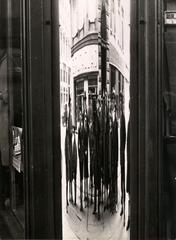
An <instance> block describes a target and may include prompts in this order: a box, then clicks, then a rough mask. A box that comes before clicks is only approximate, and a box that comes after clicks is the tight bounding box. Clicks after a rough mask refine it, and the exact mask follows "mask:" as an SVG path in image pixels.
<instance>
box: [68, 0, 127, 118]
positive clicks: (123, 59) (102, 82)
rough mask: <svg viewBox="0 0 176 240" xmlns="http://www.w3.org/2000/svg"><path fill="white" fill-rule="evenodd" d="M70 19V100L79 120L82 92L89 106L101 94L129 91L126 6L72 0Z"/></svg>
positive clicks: (116, 1)
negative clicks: (93, 96)
mask: <svg viewBox="0 0 176 240" xmlns="http://www.w3.org/2000/svg"><path fill="white" fill-rule="evenodd" d="M71 19H72V21H71V36H72V48H71V56H72V69H73V89H74V96H73V97H74V98H73V99H74V100H75V104H74V107H75V113H76V116H78V114H79V112H80V111H81V108H82V105H83V104H82V102H83V100H82V99H83V95H84V92H85V93H86V96H87V104H88V101H89V100H90V98H91V96H92V95H96V94H97V95H99V94H101V93H102V90H104V91H105V92H107V93H108V94H111V93H115V94H116V95H119V93H120V92H124V91H125V90H124V89H129V33H130V31H129V2H128V1H126V0H106V1H105V0H103V1H102V0H93V1H87V0H84V1H81V0H73V1H71ZM124 85H127V86H128V87H126V88H125V87H124ZM126 94H127V96H128V95H129V93H128V92H127V93H126ZM88 96H89V97H88Z"/></svg>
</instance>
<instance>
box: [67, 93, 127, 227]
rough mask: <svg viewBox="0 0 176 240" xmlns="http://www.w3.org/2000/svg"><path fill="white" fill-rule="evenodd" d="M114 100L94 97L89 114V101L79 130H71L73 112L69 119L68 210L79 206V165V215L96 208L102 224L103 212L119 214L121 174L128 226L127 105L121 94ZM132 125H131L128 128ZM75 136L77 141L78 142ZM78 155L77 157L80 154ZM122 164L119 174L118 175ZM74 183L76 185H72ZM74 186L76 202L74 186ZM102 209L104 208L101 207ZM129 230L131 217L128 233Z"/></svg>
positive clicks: (123, 206) (122, 211) (122, 203)
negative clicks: (78, 191)
mask: <svg viewBox="0 0 176 240" xmlns="http://www.w3.org/2000/svg"><path fill="white" fill-rule="evenodd" d="M119 99H120V100H119V101H118V104H117V100H116V99H115V97H114V98H111V99H110V98H109V97H107V96H104V97H94V98H92V99H91V100H90V103H89V109H88V110H87V105H86V97H84V99H83V103H82V105H83V108H82V111H80V114H79V123H78V128H76V127H72V121H71V110H70V101H69V104H68V106H69V111H68V114H67V118H66V136H65V162H66V208H67V211H68V206H69V202H71V203H73V204H75V205H76V204H77V199H76V196H77V163H78V162H79V168H78V169H79V177H80V182H79V188H78V189H80V211H83V203H84V207H89V206H90V205H93V214H95V215H96V216H97V219H98V220H100V215H101V209H104V211H110V213H111V214H113V213H115V212H116V208H117V204H118V191H119V190H118V173H119V172H120V175H119V177H120V178H121V187H120V191H121V200H120V202H121V211H120V215H121V216H122V215H123V217H124V218H123V219H124V225H125V196H126V191H127V192H128V194H129V180H130V179H129V159H127V174H125V146H126V143H127V158H129V154H128V149H129V130H128V134H127V136H126V125H125V116H124V101H123V99H124V98H123V95H122V94H121V95H120V97H119ZM128 125H129V124H128ZM76 134H78V140H77V141H76ZM77 153H78V154H77ZM119 161H120V171H118V166H119V164H118V163H119ZM73 180H74V181H73ZM73 182H74V199H73V189H72V185H73ZM102 206H103V207H102ZM128 228H129V216H128V223H127V230H128Z"/></svg>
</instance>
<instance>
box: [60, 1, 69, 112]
mask: <svg viewBox="0 0 176 240" xmlns="http://www.w3.org/2000/svg"><path fill="white" fill-rule="evenodd" d="M59 4H60V8H59V24H60V39H59V40H60V86H61V87H60V99H61V111H63V109H64V105H65V104H66V103H68V99H69V94H70V82H71V15H70V0H61V1H59Z"/></svg>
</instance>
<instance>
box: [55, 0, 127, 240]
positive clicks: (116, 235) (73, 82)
mask: <svg viewBox="0 0 176 240" xmlns="http://www.w3.org/2000/svg"><path fill="white" fill-rule="evenodd" d="M112 8H115V10H114V11H111V9H112ZM121 9H123V14H122V11H121ZM78 13H80V14H78ZM116 15H118V16H116ZM59 17H60V48H61V56H60V73H61V74H60V84H61V93H60V94H61V109H62V127H61V138H62V141H61V142H62V146H61V147H62V156H63V159H62V172H63V173H62V176H63V178H62V191H63V193H62V196H63V199H62V200H63V201H62V204H63V209H64V210H63V238H64V239H68V238H70V239H77V238H79V239H128V237H129V226H130V214H129V203H130V201H129V194H130V191H129V184H130V182H129V161H128V160H129V151H127V148H129V131H128V125H129V124H128V122H129V25H128V24H129V3H128V4H126V1H121V4H118V1H115V0H109V1H104V0H93V1H91V7H90V1H88V0H84V1H81V3H80V1H79V0H72V1H65V0H61V1H60V13H59ZM117 20H118V21H120V23H117V22H116V21H117ZM110 21H111V23H112V24H111V25H110V28H109V27H108V26H109V23H110ZM122 22H123V24H122ZM118 24H119V25H120V26H123V28H125V29H123V31H122V30H120V29H119V31H118V29H117V28H115V27H114V26H118ZM122 32H123V33H125V34H126V37H122V36H121V34H122ZM122 41H123V43H122ZM68 53H69V54H68ZM68 73H69V76H70V80H69V81H68V79H67V77H65V76H68ZM63 96H65V97H63ZM127 143H128V144H127Z"/></svg>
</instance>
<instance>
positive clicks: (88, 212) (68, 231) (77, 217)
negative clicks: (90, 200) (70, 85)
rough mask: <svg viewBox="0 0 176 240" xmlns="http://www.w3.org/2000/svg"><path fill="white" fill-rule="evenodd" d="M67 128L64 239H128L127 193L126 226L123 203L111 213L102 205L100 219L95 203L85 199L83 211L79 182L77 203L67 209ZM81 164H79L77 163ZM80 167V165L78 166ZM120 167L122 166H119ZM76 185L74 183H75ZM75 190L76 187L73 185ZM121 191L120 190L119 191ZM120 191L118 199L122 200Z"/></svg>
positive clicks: (63, 196) (63, 202) (63, 171)
mask: <svg viewBox="0 0 176 240" xmlns="http://www.w3.org/2000/svg"><path fill="white" fill-rule="evenodd" d="M64 141H65V128H64V127H62V129H61V143H62V146H61V147H62V204H63V208H62V209H63V212H62V215H63V216H62V217H63V218H62V219H63V240H77V239H80V240H99V239H101V240H110V239H112V240H128V239H130V234H129V230H128V231H127V230H126V225H127V220H128V195H126V219H125V226H124V216H123V215H122V216H120V210H121V205H120V202H118V204H117V207H116V212H115V213H113V214H111V213H110V212H109V211H107V210H106V211H104V205H103V204H102V205H101V210H100V212H101V216H100V220H98V219H97V216H96V215H94V214H92V213H93V205H90V204H89V205H88V206H87V203H86V202H85V201H84V203H83V212H81V211H80V205H79V202H80V194H79V191H80V189H79V184H77V205H76V206H75V205H74V204H73V203H71V202H70V203H69V207H68V211H66V204H65V203H66V197H65V196H66V194H65V189H66V187H65V183H66V182H65V158H64ZM77 165H79V164H77ZM78 167H79V166H78ZM119 169H120V168H119ZM77 173H78V176H77V183H79V170H78V171H77ZM118 176H119V180H118V188H119V189H120V172H119V174H118ZM73 185H74V183H73ZM73 190H74V187H73ZM119 192H120V191H119ZM120 197H121V196H120V193H119V196H118V199H119V200H120Z"/></svg>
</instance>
